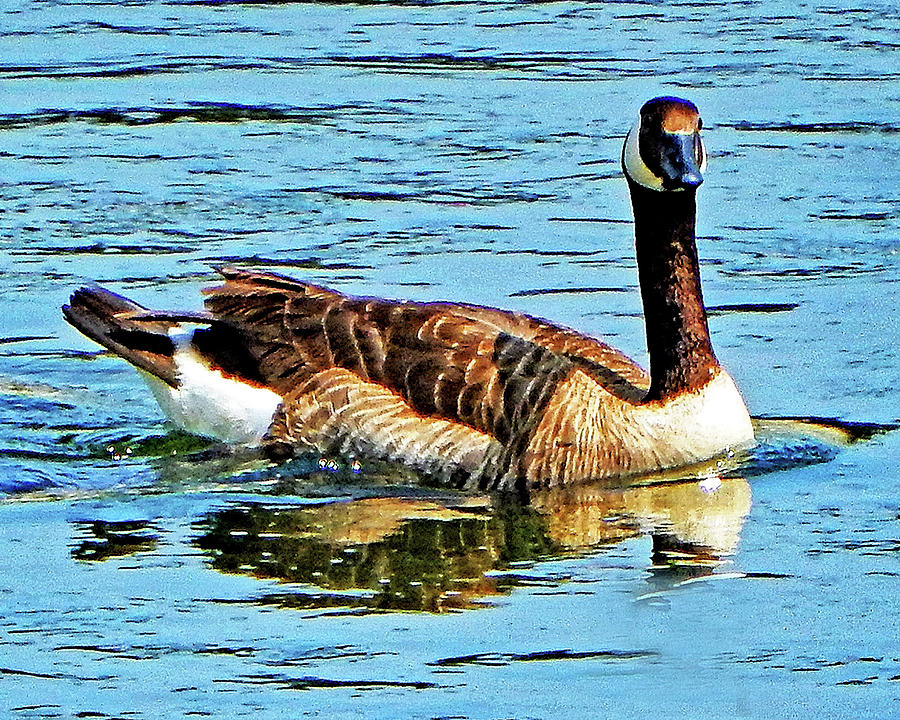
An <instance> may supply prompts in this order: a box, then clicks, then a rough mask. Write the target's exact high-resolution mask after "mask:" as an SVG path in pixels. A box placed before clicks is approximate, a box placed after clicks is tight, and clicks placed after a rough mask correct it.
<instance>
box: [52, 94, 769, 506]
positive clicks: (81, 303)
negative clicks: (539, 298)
mask: <svg viewBox="0 0 900 720" xmlns="http://www.w3.org/2000/svg"><path fill="white" fill-rule="evenodd" d="M700 128H701V120H700V115H699V113H698V111H697V108H696V107H695V106H694V105H693V104H692V103H690V102H688V101H686V100H681V99H678V98H672V97H659V98H655V99H653V100H650V101H649V102H647V103H646V104H645V105H644V106H643V107H642V108H641V111H640V116H639V119H638V122H637V124H636V126H635V127H634V129H632V130H631V131H630V132H629V133H628V135H627V137H626V139H625V144H624V149H623V152H622V165H623V168H624V172H625V177H626V179H627V181H628V187H629V190H630V193H631V202H632V208H633V211H634V220H635V245H636V251H637V262H638V269H639V272H638V274H639V281H640V289H641V297H642V299H643V306H644V315H645V323H646V330H647V345H648V349H649V356H650V372H649V374H648V373H646V372H645V371H644V370H643V369H641V368H640V367H639V366H638V365H637V364H635V363H634V362H633V361H632V360H630V359H629V358H627V357H626V356H625V355H623V354H622V353H620V352H619V351H618V350H615V349H614V348H612V347H610V346H609V345H607V344H605V343H603V342H601V341H599V340H595V339H593V338H590V337H587V336H585V335H582V334H580V333H578V332H575V331H574V330H570V329H567V328H562V327H558V326H556V325H552V324H550V323H548V322H546V321H544V320H540V319H536V318H533V317H529V316H526V315H522V314H519V313H513V312H506V311H503V310H495V309H491V308H484V307H477V306H473V305H465V304H453V303H414V302H398V301H394V300H383V299H377V298H358V297H348V296H346V295H342V294H340V293H337V292H334V291H332V290H328V289H325V288H322V287H317V286H315V285H310V284H307V283H304V282H300V281H297V280H293V279H290V278H288V277H284V276H281V275H277V274H274V273H261V272H253V271H249V270H240V269H234V268H224V269H220V270H219V272H220V273H221V275H222V276H223V277H224V283H223V284H222V285H220V286H218V287H214V288H211V289H207V290H206V291H205V294H206V300H205V306H206V312H202V313H170V312H152V311H148V310H146V309H145V308H143V307H141V306H140V305H137V304H136V303H134V302H132V301H130V300H127V299H125V298H123V297H121V296H119V295H115V294H113V293H111V292H108V291H106V290H103V289H101V288H97V287H90V288H83V289H80V290H78V291H76V292H75V293H74V294H73V295H72V298H71V301H70V304H69V305H66V306H64V307H63V313H64V315H65V317H66V319H67V320H68V321H69V322H70V323H71V324H72V325H74V326H75V327H76V328H78V329H79V330H80V331H81V332H83V333H84V334H85V335H87V336H88V337H90V338H92V339H93V340H95V341H96V342H98V343H100V344H101V345H103V346H104V347H106V348H108V349H109V350H111V351H112V352H114V353H116V354H118V355H120V356H122V357H123V358H125V359H126V360H128V361H129V362H130V363H132V364H133V365H135V366H136V367H137V368H138V369H139V370H141V371H142V373H143V374H144V376H145V377H146V378H147V381H148V383H149V385H150V388H151V390H152V392H153V394H154V395H155V397H156V399H157V400H158V402H159V404H160V405H161V407H162V409H163V410H164V411H165V413H166V414H167V415H168V417H169V418H170V419H171V420H172V421H173V422H174V423H175V424H177V425H179V426H181V427H182V428H184V429H186V430H188V431H190V432H193V433H196V434H199V435H206V436H209V437H212V438H216V439H219V440H223V441H226V442H234V443H244V444H261V445H262V446H264V447H265V448H267V449H268V450H269V451H270V452H271V453H272V454H273V455H275V456H284V455H286V454H289V453H290V452H292V451H293V449H295V448H300V449H302V448H306V449H311V448H315V449H317V450H318V451H320V452H323V453H342V454H353V455H360V456H370V457H377V458H382V459H385V460H390V461H399V462H401V463H404V464H407V465H409V466H412V467H413V468H415V469H417V470H420V471H423V472H425V473H427V474H430V475H432V476H434V477H435V478H436V479H437V480H438V481H441V482H443V483H445V484H448V485H452V486H456V487H461V488H479V489H513V488H517V489H522V488H536V487H546V486H553V485H560V484H568V483H576V482H583V481H587V480H591V479H599V478H606V477H615V476H624V475H633V474H639V473H647V472H653V471H656V470H659V469H662V468H669V467H676V466H680V465H686V464H691V463H694V462H697V461H700V460H705V459H708V458H711V457H714V456H715V455H717V454H720V453H722V452H724V451H726V450H727V449H729V448H732V447H736V446H742V445H746V444H748V443H750V442H751V441H752V440H753V429H752V427H751V423H750V416H749V414H748V412H747V408H746V405H745V404H744V401H743V398H742V397H741V394H740V392H739V391H738V389H737V387H736V386H735V383H734V381H733V380H732V379H731V377H730V376H729V375H728V373H727V372H726V371H725V370H724V369H723V368H722V367H721V366H720V365H719V363H718V361H717V360H716V357H715V355H714V354H713V350H712V346H711V344H710V337H709V330H708V327H707V321H706V310H705V308H704V306H703V298H702V294H701V290H700V272H699V263H698V260H697V251H696V246H695V238H694V223H695V216H696V204H695V200H696V191H697V187H698V186H699V185H700V183H701V182H702V172H703V170H704V167H705V164H706V152H705V150H704V147H703V143H702V141H701V139H700Z"/></svg>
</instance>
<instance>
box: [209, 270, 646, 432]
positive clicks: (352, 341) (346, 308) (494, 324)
mask: <svg viewBox="0 0 900 720" xmlns="http://www.w3.org/2000/svg"><path fill="white" fill-rule="evenodd" d="M222 274H223V275H224V277H225V283H224V285H221V286H219V287H216V288H213V289H211V290H209V291H207V298H206V306H207V308H208V310H209V311H210V312H211V313H212V314H213V315H214V316H215V317H216V318H218V319H221V320H224V321H226V322H227V323H229V324H232V325H233V326H235V327H236V328H238V329H240V330H241V332H242V333H243V335H244V336H245V337H246V338H247V341H248V343H249V347H248V349H249V351H250V353H251V354H252V355H253V356H254V357H255V358H256V359H257V362H258V363H259V372H260V375H261V376H262V378H263V379H264V381H265V382H267V383H269V384H270V385H272V386H273V388H274V389H275V390H276V391H277V392H279V393H280V394H282V395H283V396H285V397H288V396H292V395H293V393H294V392H295V391H296V389H297V388H299V387H301V386H303V385H304V383H308V382H309V381H310V379H311V378H313V377H315V376H317V374H319V373H322V372H324V371H327V370H329V369H330V368H334V367H337V368H343V369H345V370H348V371H350V372H352V373H353V374H354V375H355V376H357V377H358V378H360V379H361V380H363V381H367V382H370V383H376V384H378V385H381V386H383V387H385V388H387V389H389V390H390V391H391V392H393V393H396V394H397V395H399V396H400V397H401V398H402V399H403V400H404V401H405V402H406V403H407V404H408V405H409V406H410V407H411V408H412V410H414V411H415V412H417V413H419V414H420V415H422V416H431V417H437V418H443V419H446V420H450V421H455V422H460V423H463V424H465V425H467V426H469V427H471V428H473V429H475V430H477V431H479V432H482V433H486V434H488V435H490V436H492V437H494V438H496V439H497V440H498V441H500V442H501V443H504V444H506V445H510V444H513V445H518V444H522V445H523V448H524V445H525V444H527V442H528V437H529V436H530V433H531V431H532V430H533V429H534V427H535V426H536V424H537V423H538V422H539V420H540V417H541V413H542V410H543V408H544V407H545V406H546V404H547V403H548V402H549V400H550V398H551V397H552V395H553V393H554V392H555V390H556V387H557V385H558V384H559V383H560V382H561V381H562V380H563V379H565V378H566V377H567V376H568V375H569V374H570V373H571V372H572V371H573V369H574V368H575V367H581V368H582V369H584V370H585V371H586V372H588V373H590V374H591V375H592V376H594V377H596V378H597V379H598V380H599V381H600V382H601V383H602V384H603V385H604V386H606V387H609V388H610V392H614V393H615V394H619V395H620V396H624V397H627V398H628V399H631V398H635V399H637V398H639V397H640V396H641V395H642V394H643V392H642V390H641V387H640V385H643V384H644V382H645V375H644V374H643V371H641V370H640V368H638V367H637V366H636V365H635V364H634V363H633V362H631V361H630V360H629V359H628V358H626V357H624V356H622V355H621V354H620V353H618V352H616V351H614V350H612V348H610V347H609V346H606V345H604V344H602V343H598V342H597V341H593V340H591V339H590V338H586V337H584V336H581V335H578V334H577V333H575V332H573V331H569V330H564V329H560V328H555V327H553V326H551V325H549V324H547V323H543V322H542V321H538V320H535V319H533V318H529V317H527V316H524V315H517V314H513V313H504V312H502V311H499V310H488V309H484V308H477V307H474V306H457V305H450V304H446V303H433V304H428V303H411V302H409V303H406V302H392V301H388V300H376V299H367V298H353V297H348V296H345V295H341V294H339V293H335V292H332V291H330V290H325V289H323V288H320V287H317V286H314V285H308V284H305V283H301V282H298V281H295V280H291V279H289V278H285V277H282V276H280V275H274V274H269V273H257V272H247V271H242V270H234V269H226V270H223V271H222ZM604 360H605V361H607V364H606V365H604V364H603V361H604ZM610 366H611V367H610Z"/></svg>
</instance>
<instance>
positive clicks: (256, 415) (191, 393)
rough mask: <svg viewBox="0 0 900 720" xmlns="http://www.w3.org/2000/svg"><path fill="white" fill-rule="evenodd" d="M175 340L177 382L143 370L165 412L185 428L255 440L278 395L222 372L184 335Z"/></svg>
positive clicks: (227, 438) (231, 438)
mask: <svg viewBox="0 0 900 720" xmlns="http://www.w3.org/2000/svg"><path fill="white" fill-rule="evenodd" d="M172 339H173V341H175V343H176V345H177V348H178V349H177V350H176V352H175V368H176V372H177V376H178V387H177V388H173V387H172V386H171V385H168V384H166V383H164V382H162V381H161V380H159V379H158V378H156V377H153V376H152V375H148V374H147V373H141V375H143V376H144V378H145V380H146V381H147V385H148V386H149V387H150V391H151V392H152V393H153V396H154V397H155V398H156V401H157V402H158V403H159V406H160V407H161V408H162V410H163V412H164V413H165V414H166V416H167V417H168V418H169V420H171V421H172V422H173V423H175V424H176V425H178V427H180V428H182V429H184V430H186V431H187V432H190V433H194V434H195V435H203V436H204V437H209V438H214V439H216V440H221V441H222V442H227V443H236V444H242V445H255V444H257V443H258V442H259V441H260V440H261V439H262V438H263V436H264V435H265V434H266V432H267V431H268V429H269V426H270V425H271V424H272V418H273V417H274V415H275V411H276V410H277V409H278V406H279V405H280V404H281V401H282V398H281V396H280V395H278V394H277V393H275V392H272V391H271V390H268V389H266V388H261V387H258V386H255V385H250V384H248V383H245V382H241V381H240V380H235V379H233V378H230V377H226V376H225V375H223V374H222V373H221V372H220V371H218V370H213V369H212V368H210V367H209V365H207V364H206V363H205V362H204V361H203V359H202V358H201V357H199V356H198V355H197V353H196V352H194V351H193V350H192V349H191V348H190V345H189V344H188V342H187V339H186V338H182V337H173V338H172Z"/></svg>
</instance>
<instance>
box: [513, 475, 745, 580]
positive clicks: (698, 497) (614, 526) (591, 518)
mask: <svg viewBox="0 0 900 720" xmlns="http://www.w3.org/2000/svg"><path fill="white" fill-rule="evenodd" d="M531 502H532V504H533V505H534V507H535V508H536V509H537V510H538V511H540V512H542V513H544V514H545V515H546V516H547V518H548V532H549V534H550V536H551V537H552V538H553V540H554V541H555V542H557V543H559V544H560V545H562V546H564V547H574V548H578V547H587V546H590V545H594V544H596V543H600V542H611V541H616V540H620V539H622V538H624V537H629V536H633V535H638V534H647V535H651V536H652V537H653V543H654V549H655V551H656V552H657V553H665V552H667V551H670V552H681V553H685V554H686V555H688V556H690V558H692V559H694V560H696V559H705V560H709V561H711V562H713V563H715V562H717V561H719V560H721V559H723V558H725V557H727V556H729V555H732V554H733V553H734V551H735V550H736V549H737V544H738V539H739V537H740V533H741V529H742V528H743V525H744V520H745V518H746V517H747V515H748V514H749V512H750V505H751V501H750V485H749V483H748V482H747V481H746V480H745V479H743V478H739V477H732V478H728V479H725V480H721V479H720V478H718V477H715V476H712V477H711V478H709V479H706V480H702V481H699V482H665V483H660V484H656V485H629V486H624V487H621V488H609V487H603V486H602V485H600V486H597V485H594V484H585V485H582V486H579V487H573V488H557V489H552V490H547V491H542V492H539V493H535V494H534V495H532V496H531Z"/></svg>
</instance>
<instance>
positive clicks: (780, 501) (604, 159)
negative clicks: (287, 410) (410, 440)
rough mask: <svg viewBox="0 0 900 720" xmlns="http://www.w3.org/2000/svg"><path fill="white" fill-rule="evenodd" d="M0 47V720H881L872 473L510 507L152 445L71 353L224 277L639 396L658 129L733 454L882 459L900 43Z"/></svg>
mask: <svg viewBox="0 0 900 720" xmlns="http://www.w3.org/2000/svg"><path fill="white" fill-rule="evenodd" d="M0 12H2V23H0V27H2V28H3V29H2V31H0V58H2V60H0V87H2V96H3V98H4V102H3V110H2V114H0V140H2V144H0V244H2V253H0V292H2V297H3V310H4V312H3V313H2V314H0V396H2V400H0V451H2V456H0V492H2V493H3V496H4V498H5V499H4V501H3V502H2V504H0V516H2V518H0V535H2V547H3V548H4V552H3V554H2V556H0V568H2V570H0V578H2V580H0V708H2V713H3V714H4V716H9V717H21V718H34V717H110V718H111V717H148V718H149V717H159V716H160V715H162V714H166V715H167V716H171V717H189V716H197V715H201V716H202V715H213V716H216V717H243V716H248V715H252V716H254V717H256V718H269V717H271V718H281V717H286V716H291V717H293V716H299V717H306V716H314V717H315V716H319V717H329V718H340V717H347V718H352V717H361V716H368V717H384V718H394V717H414V718H433V717H434V718H436V717H460V718H509V717H516V718H557V717H587V716H606V715H616V716H620V717H667V718H669V717H671V718H705V717H721V716H722V715H726V716H732V717H747V718H767V717H772V718H783V717H799V716H809V715H815V716H821V717H846V718H857V717H890V716H895V715H897V714H898V711H900V708H898V699H897V698H898V697H900V693H898V687H900V685H898V683H900V657H898V647H900V643H898V640H900V637H898V634H900V633H898V630H897V626H896V615H897V610H898V606H897V600H896V597H897V577H898V573H900V567H898V537H900V528H898V524H900V520H898V518H900V511H898V502H897V493H896V486H897V470H896V462H895V460H894V458H895V457H896V455H897V452H898V451H900V445H898V443H900V440H898V437H900V433H896V432H893V433H892V432H887V433H876V434H874V435H873V436H872V437H865V439H858V441H857V442H851V440H853V439H855V438H854V437H850V436H847V434H846V433H845V432H844V429H845V428H846V427H849V429H850V430H853V429H857V430H859V429H860V427H859V426H853V425H851V426H844V425H838V426H837V427H836V428H835V427H833V428H831V429H830V430H829V429H828V428H825V427H822V426H815V425H814V426H810V425H805V424H802V423H788V422H780V421H766V420H764V421H761V424H760V435H761V438H762V441H763V442H762V444H761V446H760V447H759V448H757V449H756V450H755V451H753V453H751V455H750V456H747V457H735V458H731V459H728V460H727V461H723V462H722V463H721V464H714V465H712V466H708V467H703V468H695V469H692V470H691V471H690V472H687V473H682V475H683V477H681V478H680V480H681V481H680V482H674V481H675V480H679V478H663V479H658V481H655V482H650V483H647V484H641V485H638V486H632V487H591V488H583V489H579V490H577V491H571V492H567V493H562V494H555V495H550V496H545V497H540V498H535V499H534V501H533V503H532V505H530V506H526V507H523V506H521V505H520V504H517V503H515V502H511V501H509V500H506V499H503V498H484V497H473V498H460V497H459V496H454V495H445V494H441V493H435V492H431V491H425V490H422V489H420V488H418V489H417V488H416V487H414V485H413V484H412V480H413V479H412V478H410V477H408V476H407V475H404V474H403V473H400V472H398V471H397V470H396V469H394V468H382V467H377V466H374V465H372V464H371V463H364V464H363V466H362V467H361V468H360V469H359V471H358V472H357V471H356V470H355V468H353V467H350V466H349V465H348V464H347V462H346V459H341V458H326V459H323V462H322V464H321V467H320V463H319V458H315V457H312V458H301V459H300V460H298V461H295V462H294V463H292V464H291V465H289V466H287V467H283V468H273V467H271V466H268V465H267V464H265V463H264V462H262V461H260V460H259V459H258V458H254V457H249V456H239V455H238V456H235V455H229V454H227V453H222V452H221V451H220V450H218V449H217V448H214V447H212V448H211V447H206V446H205V444H204V443H202V442H198V441H196V440H194V439H191V438H187V437H184V436H180V435H178V434H174V433H171V432H170V430H169V428H167V427H166V426H165V425H164V423H163V422H162V420H161V418H160V414H159V411H158V410H157V408H156V407H155V405H154V404H153V402H152V400H151V399H150V397H149V394H148V393H146V391H145V390H144V388H143V386H142V384H141V381H140V379H139V378H138V377H137V376H136V374H135V373H134V372H132V371H131V370H130V369H129V368H127V367H125V366H124V365H123V363H121V362H118V361H116V360H115V359H113V358H109V357H106V356H104V355H102V354H98V353H97V352H96V347H95V346H93V345H91V343H90V342H88V341H87V340H85V339H84V338H82V337H81V336H80V335H78V334H77V333H76V332H75V331H74V330H72V329H71V328H69V327H68V326H67V325H65V323H64V322H63V320H62V318H61V316H60V313H59V306H60V305H61V304H62V303H64V302H65V301H66V299H67V298H68V295H69V293H70V292H71V291H72V290H73V289H74V288H75V287H77V286H78V285H80V284H82V283H84V282H88V281H92V280H96V281H99V282H102V283H103V284H105V285H106V286H108V287H110V288H111V289H113V290H117V291H120V292H124V293H126V294H128V295H131V296H133V297H135V298H136V299H137V300H139V301H141V302H143V303H145V304H147V305H150V306H154V307H156V306H158V307H180V308H197V307H199V290H200V288H201V287H202V286H203V285H204V284H206V283H208V282H210V281H212V280H213V278H214V273H213V271H212V267H213V266H214V265H215V264H216V263H217V262H220V261H222V260H223V259H224V260H226V261H227V262H247V263H249V264H253V265H256V266H264V267H269V268H271V269H274V270H278V271H284V272H290V273H292V274H296V275H299V276H301V277H304V278H306V279H309V280H312V281H315V282H321V283H325V284H329V285H332V286H335V287H337V288H339V289H342V290H345V291H348V292H358V293H364V294H378V295H387V296H394V297H401V296H402V297H412V298H416V299H424V300H428V299H439V298H440V299H451V300H465V301H468V302H476V303H484V304H491V305H501V306H503V307H508V308H513V309H519V310H523V311H527V312H529V313H532V314H535V315H540V316H544V317H549V318H552V319H554V320H557V321H558V322H561V323H564V324H567V325H570V326H573V327H577V328H579V329H581V330H584V331H587V332H591V333H596V334H603V335H605V336H606V337H608V338H609V339H611V340H612V341H613V342H614V343H615V344H616V345H618V346H619V347H621V348H623V349H624V350H625V351H626V352H627V353H629V354H630V355H632V356H634V357H637V358H641V359H643V358H644V345H643V336H642V332H643V327H642V323H641V319H640V315H639V310H640V304H639V298H638V296H637V293H636V276H635V268H634V260H633V255H632V247H631V228H630V225H629V223H628V221H629V219H630V208H629V205H628V198H627V193H626V190H625V186H624V182H623V181H622V179H621V178H620V174H619V170H618V160H617V158H618V154H619V150H620V144H621V139H622V137H623V135H624V132H625V131H626V130H627V128H628V126H629V125H630V124H631V123H632V118H633V117H634V115H635V113H636V111H637V108H638V107H639V106H640V104H641V103H642V102H643V101H644V100H646V99H647V98H649V97H652V96H654V95H657V94H661V93H672V94H680V95H684V96H686V97H689V98H690V99H692V100H693V101H695V102H696V103H697V104H698V105H699V107H700V108H701V111H702V112H703V115H704V122H705V126H706V127H707V128H708V131H707V133H706V142H707V146H708V148H709V150H710V151H711V160H710V168H709V172H708V173H707V181H706V183H705V184H704V186H703V188H702V190H701V196H700V207H701V210H700V213H701V215H700V218H699V232H700V235H701V236H702V239H701V242H700V248H699V251H700V255H701V258H702V259H703V261H704V270H703V272H704V291H705V294H706V299H707V302H708V304H709V305H710V306H711V307H713V308H718V311H716V312H714V313H713V315H712V317H711V321H710V322H711V328H712V332H713V336H714V337H713V339H714V343H715V346H716V349H717V352H718V355H719V357H720V359H721V360H722V361H723V363H724V364H726V366H727V367H728V368H729V370H730V371H731V372H732V374H733V375H734V376H735V378H736V380H737V381H738V384H739V385H740V387H741V388H742V390H743V391H744V393H745V396H746V398H747V401H748V404H749V405H750V407H751V409H752V411H753V413H754V415H757V416H760V417H766V418H778V417H786V416H790V417H795V416H799V417H806V416H816V417H828V418H838V419H840V420H841V421H847V422H851V423H876V424H891V423H896V422H897V421H898V420H900V417H898V411H897V407H898V406H900V398H898V391H897V389H896V378H897V377H898V376H900V360H898V358H897V353H896V352H895V346H896V343H897V337H898V331H897V327H896V321H895V315H896V308H897V307H898V306H900V290H898V288H900V284H898V279H900V256H898V237H900V232H898V230H900V215H898V211H897V208H898V206H900V205H898V196H897V188H898V187H900V165H898V163H897V162H896V158H897V156H898V151H900V125H898V121H897V118H898V117H900V113H898V105H900V96H898V93H897V87H898V79H900V73H898V71H897V67H896V53H897V39H896V38H897V36H898V29H900V14H898V12H897V10H896V8H895V7H894V4H893V3H887V2H872V3H867V4H866V7H856V6H854V7H848V6H844V5H840V4H835V3H820V2H813V3H806V4H800V5H798V4H796V3H791V4H788V3H780V2H766V3H752V4H751V3H740V2H727V3H719V4H711V5H698V4H696V3H668V4H658V3H644V2H615V3H528V4H518V3H466V2H459V3H396V4H390V3H322V4H304V3H288V2H286V3H263V4H252V3H247V4H245V3H191V2H170V3H154V2H129V3H112V2H108V3H102V2H91V3H88V2H40V3H18V4H16V3H7V4H5V5H4V6H3V7H2V9H0ZM866 427H867V426H863V427H862V430H865V429H866ZM861 435H862V436H867V435H868V433H866V432H862V433H861ZM329 463H331V464H329Z"/></svg>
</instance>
